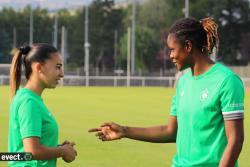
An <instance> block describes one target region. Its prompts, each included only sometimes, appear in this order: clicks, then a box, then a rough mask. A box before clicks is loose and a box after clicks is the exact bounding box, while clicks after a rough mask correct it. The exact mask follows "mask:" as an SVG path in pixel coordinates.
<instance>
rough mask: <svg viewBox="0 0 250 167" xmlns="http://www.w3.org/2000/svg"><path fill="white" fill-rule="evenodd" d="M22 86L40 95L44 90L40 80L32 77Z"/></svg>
mask: <svg viewBox="0 0 250 167" xmlns="http://www.w3.org/2000/svg"><path fill="white" fill-rule="evenodd" d="M24 87H25V88H27V89H29V90H31V91H33V92H35V93H36V94H37V95H39V96H41V95H42V93H43V90H44V87H43V86H42V84H41V82H39V81H38V80H37V79H33V78H30V79H29V80H28V81H27V83H26V85H25V86H24Z"/></svg>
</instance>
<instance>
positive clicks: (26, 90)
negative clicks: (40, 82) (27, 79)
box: [20, 88, 42, 100]
mask: <svg viewBox="0 0 250 167" xmlns="http://www.w3.org/2000/svg"><path fill="white" fill-rule="evenodd" d="M20 90H23V91H25V92H29V93H30V94H31V95H32V96H35V97H36V98H38V99H41V100H42V97H41V96H39V95H38V94H36V93H35V92H33V91H32V90H30V89H28V88H21V89H20Z"/></svg>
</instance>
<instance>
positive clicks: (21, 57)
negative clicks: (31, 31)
mask: <svg viewBox="0 0 250 167" xmlns="http://www.w3.org/2000/svg"><path fill="white" fill-rule="evenodd" d="M56 52H57V49H56V48H55V47H53V46H52V45H49V44H46V43H37V44H33V45H32V46H22V47H20V48H19V50H18V51H17V52H16V54H15V55H14V57H13V59H12V63H11V68H10V93H11V97H13V96H14V95H15V94H16V91H17V90H18V89H19V86H20V84H21V76H22V65H23V66H24V71H25V78H26V79H27V80H29V78H30V76H31V73H32V68H31V64H32V63H33V62H39V63H44V62H45V61H46V60H47V59H49V58H50V56H51V54H52V53H56Z"/></svg>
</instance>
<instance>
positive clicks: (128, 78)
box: [127, 27, 131, 87]
mask: <svg viewBox="0 0 250 167" xmlns="http://www.w3.org/2000/svg"><path fill="white" fill-rule="evenodd" d="M130 35H131V32H130V27H128V39H127V87H130V63H131V61H130V56H131V55H130V49H131V46H130V43H131V39H130Z"/></svg>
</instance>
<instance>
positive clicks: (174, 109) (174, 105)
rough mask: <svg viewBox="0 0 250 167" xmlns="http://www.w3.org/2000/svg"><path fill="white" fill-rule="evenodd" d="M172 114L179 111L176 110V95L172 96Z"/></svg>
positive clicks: (175, 114) (174, 114)
mask: <svg viewBox="0 0 250 167" xmlns="http://www.w3.org/2000/svg"><path fill="white" fill-rule="evenodd" d="M170 115H171V116H177V111H176V95H175V96H174V97H173V98H172V104H171V109H170Z"/></svg>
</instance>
